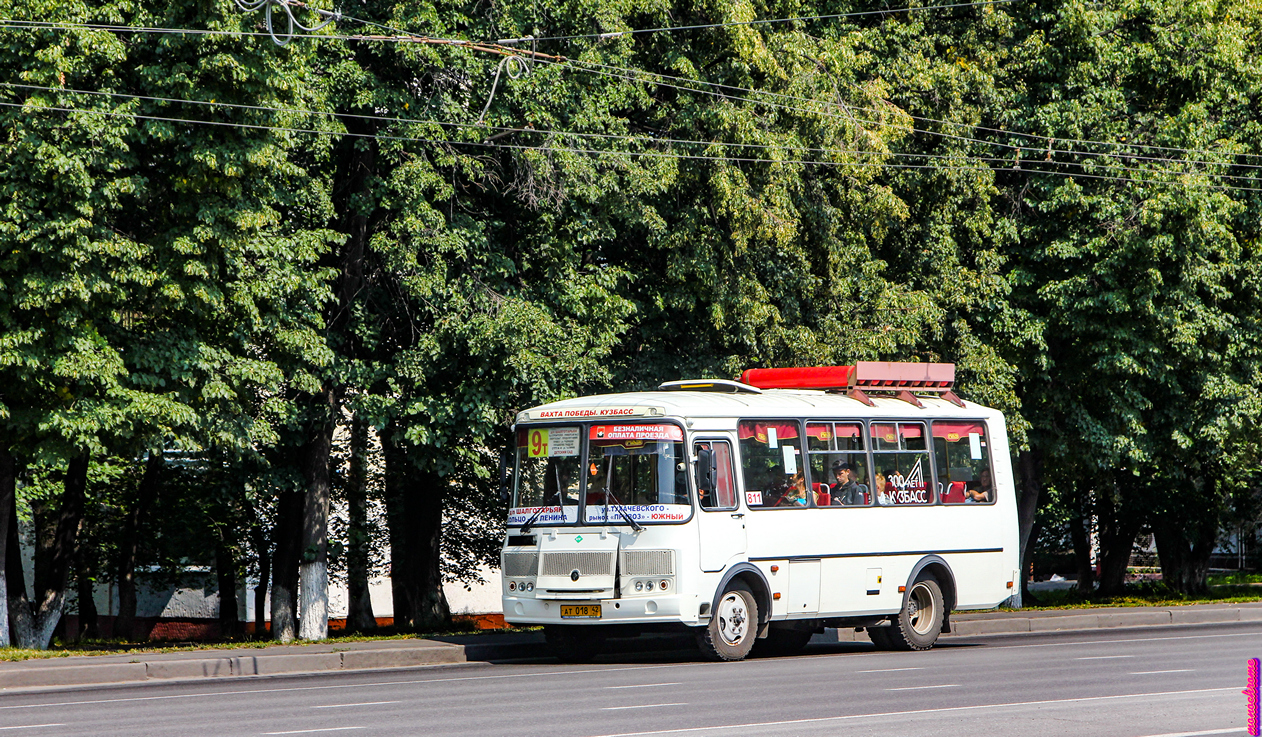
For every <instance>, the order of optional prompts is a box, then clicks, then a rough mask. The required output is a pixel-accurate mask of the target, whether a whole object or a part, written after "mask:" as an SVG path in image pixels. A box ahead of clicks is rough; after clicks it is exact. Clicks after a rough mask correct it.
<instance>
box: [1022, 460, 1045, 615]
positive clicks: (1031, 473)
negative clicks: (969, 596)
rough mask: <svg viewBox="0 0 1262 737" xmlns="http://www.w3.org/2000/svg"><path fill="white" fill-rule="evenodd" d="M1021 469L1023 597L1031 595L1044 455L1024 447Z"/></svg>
mask: <svg viewBox="0 0 1262 737" xmlns="http://www.w3.org/2000/svg"><path fill="white" fill-rule="evenodd" d="M1017 467H1018V468H1020V469H1021V498H1020V499H1019V500H1018V501H1017V529H1018V534H1019V535H1020V545H1021V566H1020V571H1021V573H1020V576H1021V581H1020V587H1021V588H1020V589H1019V590H1020V592H1021V597H1022V598H1030V599H1033V597H1031V596H1030V595H1029V594H1030V587H1029V579H1030V566H1032V565H1033V564H1034V543H1035V542H1036V541H1037V540H1038V532H1037V530H1036V529H1035V527H1036V525H1035V518H1036V516H1037V514H1038V509H1039V497H1040V496H1041V492H1042V490H1043V454H1042V453H1041V452H1039V450H1038V448H1031V449H1030V450H1023V451H1021V453H1020V454H1018V456H1017Z"/></svg>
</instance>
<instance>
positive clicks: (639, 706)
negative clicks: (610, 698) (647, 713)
mask: <svg viewBox="0 0 1262 737" xmlns="http://www.w3.org/2000/svg"><path fill="white" fill-rule="evenodd" d="M655 706H687V704H685V703H682V702H681V703H678V704H636V705H635V706H606V707H605V708H603V709H601V711H617V710H619V709H652V708H653V707H655Z"/></svg>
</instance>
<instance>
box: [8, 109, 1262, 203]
mask: <svg viewBox="0 0 1262 737" xmlns="http://www.w3.org/2000/svg"><path fill="white" fill-rule="evenodd" d="M0 107H11V108H20V109H22V111H23V112H27V113H30V112H40V111H48V112H64V113H86V114H90V115H101V116H107V117H121V118H129V119H132V120H152V121H156V122H166V123H186V124H194V125H210V126H218V127H227V128H240V129H247V130H263V131H276V132H280V133H301V134H313V135H321V136H349V137H353V138H376V139H380V140H391V141H403V142H413V143H429V144H434V145H447V146H471V147H476V148H483V149H514V150H524V151H543V152H553V151H559V152H567V153H579V154H593V155H600V156H615V157H617V156H624V157H631V158H657V159H688V160H700V161H710V162H725V163H735V164H740V163H752V164H786V165H804V166H823V167H830V168H843V167H855V168H873V167H881V168H883V169H920V170H933V171H939V172H948V171H979V172H991V173H993V174H1002V173H1007V172H1004V171H1003V170H996V169H994V168H992V167H989V166H958V165H948V166H946V167H941V166H936V165H931V164H889V163H886V162H837V161H818V160H809V159H796V160H791V159H756V158H751V157H732V156H704V155H700V154H681V153H675V152H660V151H618V150H609V149H591V148H574V147H564V146H548V147H540V146H524V145H519V144H509V143H498V142H489V141H481V142H479V141H458V140H451V139H436V138H421V137H416V136H398V135H385V134H379V133H378V134H374V133H352V132H349V131H322V130H318V129H313V128H293V127H284V126H271V125H258V124H252V123H234V122H228V121H216V120H201V119H192V118H171V117H163V116H155V115H140V114H135V113H124V112H114V111H106V110H89V109H86V108H70V107H59V106H39V107H28V106H26V105H25V104H23V103H12V102H0ZM534 132H538V131H534ZM645 140H648V141H651V140H652V139H645ZM1017 171H1019V172H1024V173H1027V174H1043V175H1049V176H1058V177H1069V178H1075V179H1076V178H1085V179H1099V180H1108V181H1114V182H1129V183H1137V184H1171V185H1177V186H1181V187H1187V188H1190V189H1209V190H1224V191H1239V192H1262V188H1252V187H1227V186H1221V185H1212V184H1194V183H1189V182H1179V181H1173V180H1164V179H1138V178H1132V177H1117V176H1106V175H1099V174H1087V173H1083V172H1060V171H1048V170H1045V169H1020V170H1017ZM1012 173H1016V172H1012Z"/></svg>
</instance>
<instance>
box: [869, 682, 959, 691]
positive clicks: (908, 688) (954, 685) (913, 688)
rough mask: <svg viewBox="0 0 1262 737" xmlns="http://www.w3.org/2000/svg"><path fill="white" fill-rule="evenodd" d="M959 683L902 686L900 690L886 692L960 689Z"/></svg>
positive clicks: (890, 689)
mask: <svg viewBox="0 0 1262 737" xmlns="http://www.w3.org/2000/svg"><path fill="white" fill-rule="evenodd" d="M959 687H960V684H958V683H941V684H938V685H936V686H901V687H899V688H887V689H885V690H886V691H919V690H921V689H923V688H959Z"/></svg>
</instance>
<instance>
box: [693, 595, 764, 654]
mask: <svg viewBox="0 0 1262 737" xmlns="http://www.w3.org/2000/svg"><path fill="white" fill-rule="evenodd" d="M758 623H759V619H758V602H757V601H756V600H755V599H754V592H753V591H750V589H749V587H748V586H746V585H745V584H743V583H741V582H740V581H733V582H732V583H730V584H728V587H727V591H724V592H723V595H722V596H720V597H719V602H718V604H717V605H716V606H715V607H714V614H713V615H712V616H711V617H710V623H709V624H707V625H706V626H705V627H702V628H700V629H699V630H697V647H698V648H700V649H701V654H702V655H704V656H705V657H706V659H708V660H743V659H744V658H745V656H746V655H749V651H750V650H752V649H753V647H754V640H756V639H757V638H758Z"/></svg>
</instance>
